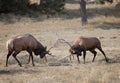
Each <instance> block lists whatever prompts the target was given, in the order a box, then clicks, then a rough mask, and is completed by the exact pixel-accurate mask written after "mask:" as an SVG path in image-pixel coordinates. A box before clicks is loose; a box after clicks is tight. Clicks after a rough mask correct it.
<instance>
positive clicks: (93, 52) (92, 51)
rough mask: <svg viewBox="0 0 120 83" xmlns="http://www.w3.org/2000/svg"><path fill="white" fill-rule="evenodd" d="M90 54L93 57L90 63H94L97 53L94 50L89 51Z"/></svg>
mask: <svg viewBox="0 0 120 83" xmlns="http://www.w3.org/2000/svg"><path fill="white" fill-rule="evenodd" d="M90 52H91V53H92V54H94V57H93V60H92V62H94V61H95V57H96V55H97V52H96V51H95V50H90Z"/></svg>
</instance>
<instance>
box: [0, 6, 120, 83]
mask: <svg viewBox="0 0 120 83" xmlns="http://www.w3.org/2000/svg"><path fill="white" fill-rule="evenodd" d="M114 6H115V5H114V4H113V5H111V6H108V5H105V6H101V5H99V6H96V5H93V6H91V5H88V8H89V14H90V16H91V17H90V18H88V25H86V26H81V24H80V16H79V4H71V5H70V4H67V5H66V9H67V10H66V11H68V14H66V15H63V16H60V17H57V16H56V17H51V18H49V19H46V16H40V17H38V18H28V17H27V16H26V17H16V16H14V15H11V14H10V15H7V16H8V17H9V18H10V19H8V17H4V16H5V15H2V16H3V17H4V18H3V17H2V19H3V20H2V21H1V22H0V83H119V82H120V18H119V15H118V14H117V15H116V14H114V12H113V14H112V15H108V17H105V16H104V13H101V14H99V13H100V11H101V7H105V8H106V9H107V10H108V9H110V10H111V11H114V9H112V8H113V7H114ZM95 8H98V10H99V8H100V10H99V11H98V13H97V14H96V13H95V14H93V13H92V12H91V11H93V12H96V11H95ZM110 10H108V12H110ZM103 12H105V11H103ZM69 13H70V14H69ZM26 33H30V34H32V35H34V36H35V37H36V38H37V39H38V40H39V41H40V42H41V43H42V44H43V45H47V46H48V48H49V47H51V46H52V45H53V44H54V42H55V41H56V39H57V36H56V33H57V34H58V35H59V37H60V38H64V39H65V40H67V41H68V42H70V43H71V44H72V42H73V40H74V39H75V38H76V37H78V36H81V35H83V36H95V37H98V38H100V40H101V43H102V47H103V50H104V51H105V53H106V56H107V57H108V58H109V63H106V62H105V59H104V56H103V55H102V54H101V53H100V52H99V51H98V50H97V52H98V56H97V57H96V60H95V62H94V63H92V62H91V61H92V58H93V55H92V54H91V53H89V52H87V56H86V64H83V58H82V56H81V57H80V60H81V63H80V64H78V63H77V59H76V57H75V59H74V60H72V62H70V60H69V57H65V56H67V55H69V52H68V49H69V46H68V45H67V44H65V43H59V44H58V45H57V46H56V47H55V48H53V49H52V50H51V52H52V53H53V54H54V55H55V57H51V56H47V58H48V62H47V63H46V62H45V61H44V60H42V59H39V57H37V56H34V60H35V65H36V66H35V67H32V65H31V63H30V64H27V60H28V53H27V52H21V53H20V54H19V55H18V56H17V57H18V59H19V60H20V62H21V63H22V65H23V67H19V65H18V64H17V62H16V61H15V60H14V58H13V57H10V59H9V64H8V67H5V61H6V55H7V50H6V48H5V44H6V41H7V40H8V39H9V38H10V37H12V36H15V35H18V34H26ZM64 57H65V58H64Z"/></svg>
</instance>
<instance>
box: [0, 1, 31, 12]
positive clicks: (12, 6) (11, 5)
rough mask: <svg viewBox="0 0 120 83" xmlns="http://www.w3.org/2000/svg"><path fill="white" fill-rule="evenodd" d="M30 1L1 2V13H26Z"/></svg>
mask: <svg viewBox="0 0 120 83" xmlns="http://www.w3.org/2000/svg"><path fill="white" fill-rule="evenodd" d="M28 5H29V0H0V12H3V13H9V12H16V11H26V10H27V8H28Z"/></svg>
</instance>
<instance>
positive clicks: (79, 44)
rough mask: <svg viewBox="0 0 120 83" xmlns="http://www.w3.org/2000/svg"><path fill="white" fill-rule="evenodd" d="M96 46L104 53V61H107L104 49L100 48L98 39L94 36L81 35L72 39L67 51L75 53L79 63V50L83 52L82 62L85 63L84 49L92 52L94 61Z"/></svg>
mask: <svg viewBox="0 0 120 83" xmlns="http://www.w3.org/2000/svg"><path fill="white" fill-rule="evenodd" d="M96 48H97V49H99V50H100V51H101V52H102V54H103V55H104V57H105V59H106V62H108V59H107V57H106V55H105V53H104V51H103V50H102V48H101V43H100V40H99V39H98V38H96V37H83V36H81V37H78V38H77V39H76V40H75V41H74V43H73V45H72V47H71V48H70V50H69V51H70V53H71V54H76V55H77V59H78V62H79V63H80V60H79V56H81V55H82V54H81V52H83V58H84V63H85V57H86V51H90V52H91V53H93V54H94V57H93V60H92V61H93V62H94V60H95V57H96V54H97V52H96V51H95V49H96Z"/></svg>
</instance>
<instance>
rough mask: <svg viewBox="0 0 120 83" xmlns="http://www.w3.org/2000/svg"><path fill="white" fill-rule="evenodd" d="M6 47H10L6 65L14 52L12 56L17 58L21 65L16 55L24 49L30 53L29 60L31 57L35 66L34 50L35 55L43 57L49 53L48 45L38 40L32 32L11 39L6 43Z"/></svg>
mask: <svg viewBox="0 0 120 83" xmlns="http://www.w3.org/2000/svg"><path fill="white" fill-rule="evenodd" d="M6 48H7V49H8V54H7V59H6V66H7V64H8V58H9V56H10V55H11V54H12V53H13V54H12V56H13V57H14V58H15V59H16V61H17V62H18V64H19V65H20V66H22V65H21V63H20V62H19V60H18V59H17V58H16V55H17V54H18V53H20V52H21V51H23V50H25V51H27V52H28V53H29V54H30V56H29V62H30V57H31V59H32V64H33V66H34V61H33V54H32V52H34V54H35V55H40V57H41V58H43V57H45V54H47V51H46V47H44V46H43V45H42V44H41V43H40V42H38V41H37V40H36V38H34V37H33V36H32V35H30V34H25V35H19V36H16V37H13V38H11V39H9V40H8V41H7V43H6Z"/></svg>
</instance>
